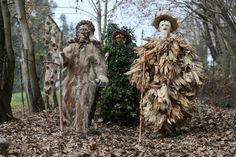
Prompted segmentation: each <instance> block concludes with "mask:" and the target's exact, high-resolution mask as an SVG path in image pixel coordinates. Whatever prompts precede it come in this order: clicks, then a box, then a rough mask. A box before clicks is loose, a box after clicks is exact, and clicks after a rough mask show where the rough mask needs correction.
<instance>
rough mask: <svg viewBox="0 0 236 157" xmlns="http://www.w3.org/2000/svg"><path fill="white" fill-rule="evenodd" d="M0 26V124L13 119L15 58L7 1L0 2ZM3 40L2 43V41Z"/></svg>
mask: <svg viewBox="0 0 236 157" xmlns="http://www.w3.org/2000/svg"><path fill="white" fill-rule="evenodd" d="M0 6H1V7H0V8H1V13H0V25H1V26H3V27H1V28H4V30H1V31H0V34H1V35H0V36H1V39H0V40H2V41H1V46H0V48H1V52H3V53H1V54H0V55H1V59H2V60H1V62H0V63H1V66H0V67H1V69H0V70H2V71H0V72H1V74H3V75H2V78H1V81H2V83H3V84H2V86H1V88H0V123H2V122H4V121H8V120H11V119H13V115H12V110H11V105H10V103H11V97H12V89H13V80H14V69H15V58H14V52H13V49H12V39H11V24H10V12H9V9H8V6H7V0H2V1H1V4H0ZM3 39H4V41H3Z"/></svg>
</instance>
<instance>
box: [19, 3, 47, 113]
mask: <svg viewBox="0 0 236 157" xmlns="http://www.w3.org/2000/svg"><path fill="white" fill-rule="evenodd" d="M15 5H16V11H17V14H18V20H19V23H20V27H21V32H22V39H23V44H24V51H25V53H24V62H26V63H25V64H26V69H27V70H26V72H25V73H26V74H27V75H26V77H28V78H27V79H28V81H29V82H28V87H27V88H25V89H26V95H27V97H28V100H29V101H28V102H29V109H30V113H34V112H38V111H41V110H42V109H44V104H43V99H42V95H41V92H40V88H39V83H38V77H37V74H36V66H35V55H34V47H33V42H32V38H31V35H30V30H29V26H28V23H27V19H26V15H25V6H24V0H16V1H15ZM24 83H26V80H24ZM25 87H26V86H25Z"/></svg>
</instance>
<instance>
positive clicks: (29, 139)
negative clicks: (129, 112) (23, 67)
mask: <svg viewBox="0 0 236 157" xmlns="http://www.w3.org/2000/svg"><path fill="white" fill-rule="evenodd" d="M235 113H236V110H235V109H222V108H219V107H216V106H210V105H201V106H199V112H198V114H196V115H195V116H194V118H193V119H192V120H191V122H190V124H189V126H187V127H185V128H182V130H181V131H180V134H179V135H178V136H174V137H161V136H158V134H156V133H154V132H153V131H152V130H150V129H149V128H148V127H147V126H144V131H143V132H144V134H143V138H142V143H141V144H138V127H134V128H132V127H122V126H118V125H112V124H102V123H100V122H98V121H97V120H95V122H94V123H93V127H91V129H90V131H89V133H88V135H87V136H81V135H79V134H76V133H74V132H73V131H67V132H64V135H63V136H62V135H61V134H60V130H59V117H58V112H57V111H56V110H53V111H44V112H42V113H39V114H35V115H32V116H30V117H27V118H25V119H21V120H18V121H15V122H11V123H5V124H2V125H0V136H1V137H3V138H6V139H7V140H8V141H9V143H10V147H9V156H10V157H14V156H37V157H49V156H54V157H56V156H59V157H62V156H75V157H89V156H91V157H93V156H105V157H122V156H124V157H149V156H150V157H152V156H163V157H169V156H182V157H184V156H217V157H221V156H222V157H223V156H230V157H231V156H232V157H233V156H236V114H235Z"/></svg>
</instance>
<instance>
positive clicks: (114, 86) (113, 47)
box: [98, 24, 139, 125]
mask: <svg viewBox="0 0 236 157" xmlns="http://www.w3.org/2000/svg"><path fill="white" fill-rule="evenodd" d="M117 30H121V31H123V32H127V34H129V35H130V36H131V39H132V40H134V35H133V31H132V30H130V29H128V28H127V27H122V28H119V27H118V26H117V25H116V24H109V25H108V29H107V34H106V36H105V45H104V50H103V52H104V53H106V52H109V54H110V55H109V58H108V61H107V64H108V78H109V85H108V86H107V87H106V88H104V89H103V90H102V91H101V96H100V98H99V101H98V105H99V106H100V107H101V117H102V118H103V121H104V122H108V121H111V122H114V123H119V124H124V125H133V124H137V122H138V117H139V93H138V91H137V90H136V89H135V87H133V86H131V85H130V83H129V81H128V79H127V76H126V75H124V73H125V72H127V71H128V70H129V68H130V65H131V64H132V62H133V61H134V60H135V58H136V54H135V53H134V50H133V48H134V46H135V44H134V43H133V42H132V41H131V42H125V43H117V42H116V41H115V40H113V39H112V34H113V32H114V31H117Z"/></svg>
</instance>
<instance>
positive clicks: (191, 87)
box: [126, 35, 205, 133]
mask: <svg viewBox="0 0 236 157" xmlns="http://www.w3.org/2000/svg"><path fill="white" fill-rule="evenodd" d="M136 53H137V54H138V56H139V59H137V60H135V61H134V63H133V64H132V66H131V68H130V71H128V72H127V73H126V75H128V77H129V80H130V82H131V83H132V84H133V85H136V87H137V88H138V89H141V82H142V73H143V70H142V64H143V63H142V62H141V61H140V60H141V59H140V58H141V57H142V56H143V55H144V53H145V58H146V60H147V62H146V68H145V85H144V87H145V92H144V100H143V111H144V113H143V115H144V117H145V119H146V120H147V121H148V122H150V123H151V124H153V127H154V130H155V131H165V132H166V131H167V133H171V132H172V130H173V129H174V128H175V127H177V126H180V124H182V122H184V120H186V119H187V118H188V117H191V115H192V114H193V113H194V110H195V108H194V105H193V103H192V102H191V100H192V98H193V97H194V96H195V95H196V93H197V90H198V88H199V86H200V85H202V81H203V80H204V79H205V76H204V73H203V69H202V64H201V63H200V62H199V60H198V57H197V55H196V53H195V51H194V49H193V48H192V47H191V46H190V44H189V43H188V42H186V40H185V39H184V38H182V37H180V36H176V35H171V36H170V37H169V38H167V39H165V40H160V39H156V40H151V41H150V42H149V43H147V44H145V45H143V46H140V47H137V48H136Z"/></svg>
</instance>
